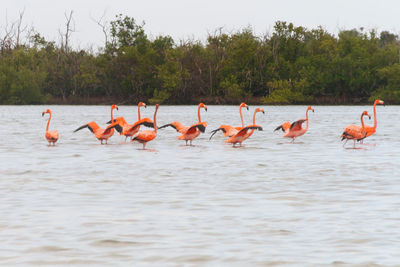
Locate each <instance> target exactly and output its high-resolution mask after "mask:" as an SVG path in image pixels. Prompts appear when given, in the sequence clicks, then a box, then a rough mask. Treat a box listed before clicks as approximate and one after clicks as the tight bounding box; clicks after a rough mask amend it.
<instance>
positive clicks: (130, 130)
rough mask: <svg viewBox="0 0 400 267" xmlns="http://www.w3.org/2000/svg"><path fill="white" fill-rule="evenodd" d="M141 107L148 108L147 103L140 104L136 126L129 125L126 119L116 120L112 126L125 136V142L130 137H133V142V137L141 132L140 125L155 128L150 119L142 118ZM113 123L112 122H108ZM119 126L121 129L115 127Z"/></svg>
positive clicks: (119, 118)
mask: <svg viewBox="0 0 400 267" xmlns="http://www.w3.org/2000/svg"><path fill="white" fill-rule="evenodd" d="M140 107H145V108H146V107H147V106H146V103H143V102H139V104H138V121H137V122H135V123H134V124H132V125H131V124H128V123H127V122H126V120H125V118H124V117H118V118H116V119H114V121H113V123H112V124H111V125H110V126H111V127H113V128H115V129H116V130H117V131H118V132H119V134H120V135H125V141H126V139H127V138H128V137H131V140H132V138H133V136H134V135H135V134H136V133H137V132H139V129H140V125H144V126H146V127H154V124H153V121H152V120H151V119H149V118H144V119H141V118H140ZM107 123H111V121H109V122H107ZM116 124H118V125H119V126H120V127H118V126H117V127H114V125H116Z"/></svg>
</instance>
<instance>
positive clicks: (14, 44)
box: [0, 12, 400, 104]
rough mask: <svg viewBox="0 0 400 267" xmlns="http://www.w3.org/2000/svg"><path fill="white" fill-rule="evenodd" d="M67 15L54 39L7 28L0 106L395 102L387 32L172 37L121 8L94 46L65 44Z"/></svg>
mask: <svg viewBox="0 0 400 267" xmlns="http://www.w3.org/2000/svg"><path fill="white" fill-rule="evenodd" d="M71 17H72V12H71V14H70V16H66V19H67V24H66V25H67V27H66V30H65V33H63V34H62V35H61V34H60V35H61V36H62V38H61V42H60V43H59V44H57V43H56V42H54V41H47V40H45V38H43V37H42V36H41V35H40V34H39V33H37V32H35V31H34V30H30V31H29V34H28V35H27V36H28V37H27V38H26V40H24V42H22V41H21V36H20V35H21V33H22V32H23V30H25V29H22V28H21V23H16V24H13V25H12V27H10V26H9V27H4V29H5V30H4V31H3V35H2V36H0V103H1V104H39V103H60V104H61V103H85V104H87V103H110V102H115V103H125V104H133V103H137V102H138V101H139V100H143V101H148V102H149V103H156V102H157V103H167V104H192V103H197V102H199V101H200V100H202V101H207V103H210V104H211V103H232V104H233V103H238V102H241V101H243V100H246V101H248V102H250V103H256V102H258V103H266V104H297V103H298V104H300V103H317V104H318V103H322V104H323V103H330V104H343V103H365V102H368V101H372V99H374V98H377V97H380V98H382V99H384V100H386V101H388V102H392V103H400V54H399V50H400V42H399V39H398V36H397V35H395V34H392V33H390V32H388V31H382V32H380V34H378V33H377V32H376V31H374V30H371V31H368V32H366V31H364V29H353V30H342V31H340V32H339V34H338V36H335V35H333V34H330V33H328V32H327V31H326V30H324V29H323V28H322V27H318V28H316V29H311V30H308V29H306V28H304V27H301V26H299V27H296V26H295V25H293V24H292V23H287V22H282V21H278V22H276V24H275V26H274V30H273V32H272V33H270V34H266V35H264V36H261V37H260V36H256V35H255V34H254V32H253V31H252V29H251V28H244V29H242V30H240V31H237V32H233V33H226V32H223V31H222V30H217V31H215V33H212V34H209V35H208V37H207V40H206V41H205V42H200V41H195V40H186V41H180V42H179V43H176V42H175V41H174V40H173V39H172V38H171V37H170V36H158V37H156V38H152V39H150V38H149V37H148V35H147V34H146V32H145V30H144V24H143V23H142V24H138V23H137V22H136V21H135V20H134V19H133V18H131V17H127V16H123V15H118V16H116V17H115V20H114V21H111V22H110V23H109V24H107V25H106V24H102V29H103V31H104V33H105V37H106V38H105V40H106V41H105V44H104V47H102V48H101V49H100V50H99V51H97V52H92V51H85V50H79V49H73V48H71V47H70V45H69V42H68V41H69V37H70V35H71V33H72V32H73V29H72V28H71V27H70V24H69V22H70V20H71ZM21 18H22V17H21ZM99 25H100V24H99Z"/></svg>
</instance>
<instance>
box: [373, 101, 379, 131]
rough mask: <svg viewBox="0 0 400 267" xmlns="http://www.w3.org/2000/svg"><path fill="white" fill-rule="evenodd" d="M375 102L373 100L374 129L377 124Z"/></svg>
mask: <svg viewBox="0 0 400 267" xmlns="http://www.w3.org/2000/svg"><path fill="white" fill-rule="evenodd" d="M376 104H377V102H376V101H375V103H374V129H376V126H377V125H378V122H377V120H376Z"/></svg>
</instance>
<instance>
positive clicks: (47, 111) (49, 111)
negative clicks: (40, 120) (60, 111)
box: [42, 109, 51, 117]
mask: <svg viewBox="0 0 400 267" xmlns="http://www.w3.org/2000/svg"><path fill="white" fill-rule="evenodd" d="M46 113H49V114H51V110H50V109H47V110H46V111H44V112H42V117H43V116H44V114H46Z"/></svg>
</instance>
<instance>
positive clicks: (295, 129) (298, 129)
mask: <svg viewBox="0 0 400 267" xmlns="http://www.w3.org/2000/svg"><path fill="white" fill-rule="evenodd" d="M309 110H311V111H312V112H314V109H313V108H312V107H311V106H308V108H307V110H306V118H305V119H300V120H298V121H295V122H293V123H292V124H290V122H288V121H287V122H284V123H283V124H281V125H279V126H278V127H277V128H276V129H275V130H274V131H277V130H279V129H282V131H283V132H284V135H283V137H287V138H292V143H293V142H294V139H296V138H297V137H299V136H302V135H303V134H305V133H306V132H307V130H308V111H309ZM303 122H307V125H306V128H302V124H303Z"/></svg>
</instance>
